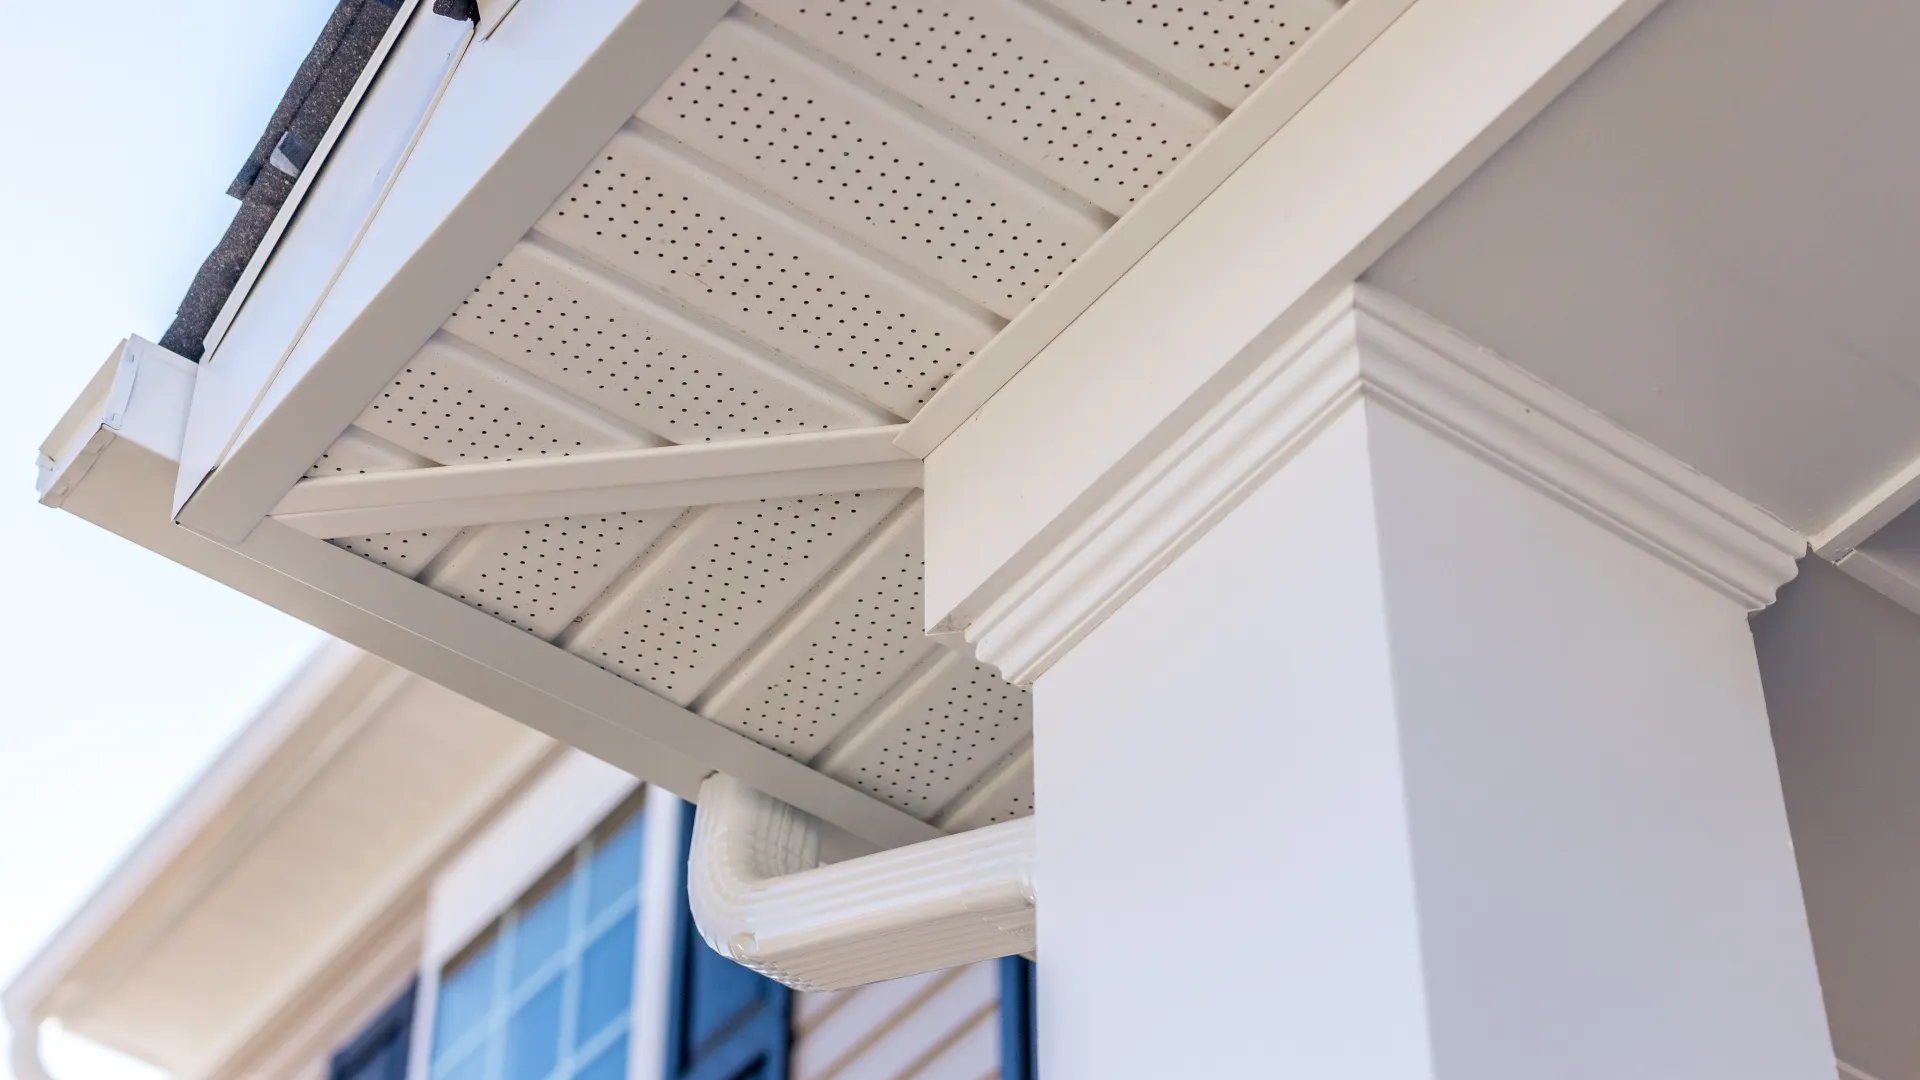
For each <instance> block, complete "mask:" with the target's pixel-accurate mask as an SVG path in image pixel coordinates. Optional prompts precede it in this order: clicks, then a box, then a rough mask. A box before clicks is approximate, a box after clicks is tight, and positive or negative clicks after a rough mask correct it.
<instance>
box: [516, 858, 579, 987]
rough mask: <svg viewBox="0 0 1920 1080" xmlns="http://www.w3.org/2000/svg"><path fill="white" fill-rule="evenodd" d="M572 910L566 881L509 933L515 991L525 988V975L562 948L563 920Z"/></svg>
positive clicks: (570, 881) (569, 885)
mask: <svg viewBox="0 0 1920 1080" xmlns="http://www.w3.org/2000/svg"><path fill="white" fill-rule="evenodd" d="M572 910H573V879H572V878H566V879H563V880H562V881H561V882H560V884H559V885H558V886H556V887H555V888H553V889H552V890H550V891H548V893H547V894H546V895H545V896H543V897H541V898H540V899H539V901H538V902H536V903H535V904H534V905H533V908H532V909H531V910H529V911H528V912H527V913H526V914H524V915H522V916H520V924H519V925H518V926H516V927H515V928H514V931H513V986H514V987H515V988H518V987H521V986H524V985H526V982H527V977H528V976H529V975H532V974H533V973H535V972H536V971H538V970H539V969H540V965H542V964H544V963H546V962H547V961H548V960H551V959H552V958H553V957H555V956H557V955H559V953H560V950H562V949H564V948H566V946H567V922H568V918H567V917H568V915H570V914H571V913H572Z"/></svg>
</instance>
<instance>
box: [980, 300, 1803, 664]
mask: <svg viewBox="0 0 1920 1080" xmlns="http://www.w3.org/2000/svg"><path fill="white" fill-rule="evenodd" d="M1363 399H1364V400H1370V401H1374V402H1377V403H1379V404H1381V405H1383V406H1386V407H1388V408H1392V409H1394V410H1395V411H1398V412H1400V413H1402V414H1404V415H1406V416H1408V417H1409V418H1410V419H1412V420H1414V421H1415V422H1417V423H1420V424H1423V425H1425V426H1426V427H1428V428H1430V429H1432V430H1433V431H1434V432H1435V433H1436V434H1438V435H1440V436H1441V437H1442V438H1444V439H1446V440H1448V441H1449V442H1452V443H1454V444H1455V445H1457V446H1459V447H1460V448H1461V449H1463V450H1465V451H1466V452H1468V453H1470V454H1473V455H1474V456H1476V457H1479V458H1481V459H1483V460H1485V461H1487V462H1489V463H1491V464H1493V465H1495V466H1496V467H1497V468H1499V469H1501V470H1502V471H1505V472H1507V473H1509V474H1511V475H1513V476H1514V477H1516V478H1517V479H1519V480H1521V481H1522V482H1523V483H1526V484H1527V485H1528V486H1530V487H1533V488H1535V489H1536V490H1538V491H1539V492H1541V493H1542V494H1544V495H1546V496H1547V497H1549V498H1551V499H1553V500H1555V501H1557V502H1559V503H1561V504H1563V505H1565V506H1567V507H1569V508H1571V509H1573V510H1574V511H1576V512H1578V513H1580V514H1582V515H1584V516H1586V517H1588V518H1590V519H1592V520H1594V521H1596V522H1598V523H1599V524H1601V525H1603V526H1605V527H1607V528H1608V529H1611V530H1613V531H1614V532H1616V533H1618V534H1619V535H1621V536H1622V537H1624V538H1626V539H1627V540H1629V541H1631V542H1632V543H1634V544H1635V545H1637V546H1639V547H1640V548H1642V549H1643V550H1645V551H1647V552H1649V553H1650V554H1652V555H1654V556H1655V557H1657V558H1660V559H1662V560H1663V561H1666V562H1668V563H1670V564H1672V565H1673V566H1675V567H1677V568H1678V569H1680V570H1681V571H1683V572H1685V573H1686V574H1688V575H1690V576H1692V577H1694V578H1696V579H1697V580H1699V581H1700V582H1702V583H1703V584H1705V585H1707V586H1708V587H1710V588H1712V589H1714V590H1716V591H1718V592H1720V593H1722V594H1724V595H1726V596H1727V597H1729V598H1730V599H1732V600H1734V601H1735V602H1737V603H1739V604H1740V605H1742V606H1743V607H1745V608H1747V609H1749V610H1757V609H1759V608H1762V607H1765V606H1767V605H1768V604H1770V603H1772V601H1773V597H1774V593H1775V591H1776V590H1777V589H1778V588H1779V587H1780V586H1781V585H1782V584H1784V583H1786V582H1787V581H1790V580H1792V578H1793V576H1794V574H1795V573H1796V572H1797V569H1798V565H1797V560H1798V559H1799V557H1800V556H1801V555H1803V554H1805V552H1806V541H1805V539H1804V538H1802V537H1801V535H1800V534H1799V533H1798V532H1796V531H1794V530H1793V529H1791V528H1789V527H1788V526H1786V525H1785V524H1783V523H1781V522H1780V521H1779V520H1778V519H1776V518H1774V517H1773V516H1772V515H1770V514H1768V513H1766V512H1765V511H1764V510H1761V509H1760V508H1758V507H1756V506H1754V505H1753V504H1752V503H1750V502H1748V501H1746V500H1745V499H1742V498H1740V497H1739V496H1737V495H1735V494H1733V493H1732V492H1730V491H1728V490H1726V489H1725V488H1723V487H1721V486H1720V485H1719V484H1717V483H1715V482H1714V481H1712V480H1709V479H1708V478H1706V477H1705V476H1702V475H1701V474H1699V473H1697V472H1695V471H1694V470H1692V469H1691V468H1688V467H1687V466H1686V465H1685V464H1684V463H1683V462H1681V461H1679V460H1677V459H1675V458H1673V457H1671V456H1670V455H1668V454H1666V453H1665V452H1663V451H1661V450H1658V449H1656V448H1655V447H1653V446H1652V445H1650V444H1648V443H1646V442H1644V441H1642V440H1641V439H1639V438H1638V437H1636V436H1634V435H1632V434H1631V433H1629V432H1627V431H1626V430H1625V429H1623V428H1621V427H1619V426H1618V425H1616V424H1614V423H1613V422H1612V421H1610V420H1608V419H1606V418H1605V417H1603V416H1601V415H1600V414H1598V413H1595V412H1593V411H1592V410H1590V409H1588V408H1587V407H1586V406H1584V405H1582V404H1581V403H1580V402H1579V401H1577V400H1575V399H1574V398H1572V397H1570V396H1568V395H1567V394H1565V393H1563V392H1561V391H1560V390H1557V389H1555V388H1553V387H1551V386H1549V385H1547V384H1546V383H1543V382H1541V381H1539V380H1538V379H1536V378H1534V377H1533V376H1532V375H1530V374H1528V373H1527V372H1525V371H1523V370H1521V369H1520V368H1518V367H1516V366H1514V365H1513V364H1512V363H1510V362H1509V361H1507V360H1505V359H1503V358H1502V357H1500V356H1498V355H1496V354H1494V353H1492V352H1490V351H1488V350H1486V349H1483V348H1481V347H1480V346H1478V345H1476V344H1475V343H1473V342H1472V341H1469V340H1468V339H1466V338H1464V337H1462V336H1461V335H1459V334H1458V333H1456V332H1454V331H1452V330H1450V329H1448V328H1447V327H1445V326H1444V325H1442V324H1440V323H1439V322H1437V321H1435V320H1434V319H1432V318H1431V317H1429V316H1427V315H1426V314H1424V313H1422V312H1420V311H1418V310H1416V309H1414V308H1412V307H1410V306H1408V305H1407V304H1405V303H1404V302H1402V301H1399V300H1397V299H1395V298H1394V297H1391V296H1388V295H1386V294H1384V293H1381V292H1379V291H1378V290H1375V289H1370V288H1368V287H1366V286H1358V285H1357V286H1354V287H1352V288H1351V289H1349V290H1348V291H1346V292H1344V293H1342V294H1341V295H1340V296H1339V297H1338V298H1337V299H1336V300H1335V301H1334V302H1333V303H1332V304H1331V305H1329V306H1328V307H1327V308H1325V309H1324V310H1323V311H1322V312H1321V314H1320V315H1319V316H1318V317H1317V318H1315V319H1314V320H1313V321H1312V322H1311V323H1310V324H1309V325H1308V326H1307V328H1306V329H1304V330H1303V331H1302V332H1301V333H1299V334H1298V335H1296V336H1295V337H1293V338H1292V339H1290V340H1289V341H1287V342H1285V343H1283V344H1282V345H1281V346H1280V347H1279V348H1277V349H1275V350H1274V351H1273V352H1272V353H1271V354H1269V355H1268V357H1267V358H1266V359H1264V360H1263V361H1262V362H1261V363H1260V364H1259V365H1258V366H1256V367H1255V368H1254V369H1253V370H1251V371H1250V372H1248V373H1247V375H1246V377H1245V378H1243V379H1241V380H1239V381H1237V382H1236V383H1234V384H1233V385H1232V386H1231V387H1229V388H1226V389H1224V390H1223V391H1222V392H1221V395H1220V397H1219V398H1218V400H1217V401H1216V402H1215V404H1214V405H1213V406H1212V408H1210V409H1209V410H1207V411H1206V412H1205V413H1203V414H1202V415H1200V416H1199V417H1198V418H1197V419H1196V420H1195V421H1194V422H1193V423H1192V424H1191V426H1189V427H1188V428H1186V429H1185V430H1184V432H1182V433H1180V434H1179V435H1177V436H1175V437H1174V438H1173V439H1172V441H1171V445H1169V446H1168V447H1167V448H1166V449H1165V450H1163V451H1162V452H1161V453H1160V454H1158V455H1157V456H1156V457H1154V458H1152V459H1150V460H1149V461H1147V462H1146V463H1144V464H1143V465H1142V466H1141V467H1140V468H1139V469H1138V470H1137V471H1136V472H1135V473H1133V474H1132V476H1131V478H1130V479H1129V480H1128V481H1127V482H1126V483H1125V484H1124V485H1122V486H1121V487H1120V489H1119V490H1118V491H1117V492H1116V493H1115V494H1114V495H1113V496H1112V497H1111V498H1109V499H1107V500H1105V501H1104V502H1102V503H1100V504H1097V505H1095V506H1094V507H1092V508H1090V509H1088V510H1087V511H1086V512H1085V513H1084V514H1083V515H1082V516H1081V517H1080V518H1079V519H1078V520H1077V522H1076V525H1075V527H1074V529H1073V530H1072V531H1071V532H1070V533H1068V534H1067V535H1066V537H1065V538H1064V539H1063V540H1062V541H1061V542H1060V543H1059V544H1057V545H1056V546H1054V547H1053V548H1052V549H1050V550H1049V551H1048V552H1047V553H1046V554H1045V555H1044V556H1043V557H1042V558H1041V559H1040V560H1038V562H1037V564H1036V565H1035V566H1034V567H1033V568H1032V569H1031V570H1030V571H1028V572H1027V573H1026V574H1024V575H1023V576H1021V577H1020V578H1019V579H1017V580H1016V581H1015V582H1014V583H1013V584H1012V585H1011V586H1010V587H1009V588H1007V589H1006V590H1005V591H1003V592H1000V593H998V594H996V595H994V596H992V597H991V598H990V600H989V601H988V602H987V603H986V604H985V605H984V606H983V608H982V611H981V614H980V615H979V616H978V617H977V618H975V619H973V620H972V621H971V622H970V623H969V624H968V625H967V627H966V628H965V633H966V639H967V641H968V642H970V643H972V645H973V646H974V648H975V650H976V653H977V655H978V657H979V659H980V660H981V662H983V663H987V664H991V665H993V666H994V667H996V668H998V669H999V670H1000V671H1001V672H1002V673H1003V674H1004V675H1005V676H1006V677H1007V678H1008V679H1009V680H1011V681H1013V682H1016V683H1022V684H1027V683H1031V682H1033V680H1035V679H1037V678H1038V677H1039V676H1040V675H1041V674H1042V673H1044V672H1045V671H1046V670H1047V668H1048V667H1050V666H1051V665H1052V664H1053V663H1054V662H1055V661H1056V660H1058V659H1059V658H1060V657H1061V656H1062V655H1064V654H1065V653H1066V651H1067V650H1068V649H1070V648H1071V647H1072V646H1073V645H1074V644H1075V643H1076V642H1078V641H1079V640H1080V638H1081V637H1083V636H1084V635H1085V634H1086V633H1087V632H1088V631H1089V630H1091V629H1092V628H1093V627H1094V626H1097V625H1098V624H1099V623H1100V622H1101V621H1102V620H1104V619H1105V618H1106V617H1107V615H1108V614H1110V613H1111V612H1112V611H1114V610H1115V609H1116V608H1117V607H1118V606H1119V605H1121V604H1122V603H1124V602H1125V601H1126V599H1127V598H1128V597H1129V596H1131V595H1132V594H1133V593H1134V592H1135V591H1137V590H1138V589H1139V587H1140V586H1141V585H1142V584H1144V583H1145V582H1146V581H1147V580H1149V579H1151V578H1152V577H1153V575H1154V574H1156V573H1158V572H1159V570H1160V569H1161V568H1163V567H1165V566H1166V565H1167V564H1168V563H1169V562H1171V561H1172V560H1173V559H1174V558H1175V557H1177V556H1178V555H1179V553H1180V552H1181V551H1183V550H1185V548H1186V547H1187V546H1188V545H1189V544H1191V543H1192V541H1193V540H1194V539H1195V538H1197V537H1198V536H1200V535H1201V534H1203V533H1204V532H1205V531H1206V530H1207V529H1208V528H1210V527H1211V526H1212V525H1213V523H1214V522H1216V521H1218V520H1219V519H1220V518H1222V517H1223V516H1225V515H1226V514H1227V513H1228V512H1230V511H1231V510H1232V509H1233V507H1235V506H1237V505H1238V504H1239V502H1240V500H1241V499H1243V498H1244V497H1245V496H1246V495H1247V493H1249V492H1250V491H1252V490H1253V489H1254V488H1255V487H1257V486H1258V485H1259V484H1260V483H1261V482H1262V481H1264V480H1265V479H1266V478H1267V477H1268V476H1270V475H1272V473H1273V472H1274V471H1275V470H1276V469H1278V468H1280V467H1281V466H1282V465H1284V464H1285V463H1286V462H1287V461H1288V460H1290V459H1291V458H1292V457H1293V455H1294V454H1296V453H1297V452H1298V451H1299V450H1300V449H1301V448H1302V447H1304V446H1305V445H1307V444H1308V443H1309V442H1311V441H1312V439H1313V437H1314V436H1315V435H1316V434H1317V433H1318V432H1319V431H1320V430H1321V429H1322V428H1323V427H1324V426H1325V425H1326V424H1327V423H1328V422H1329V421H1330V420H1331V419H1332V418H1333V417H1335V416H1337V415H1339V414H1340V412H1342V411H1343V410H1344V409H1346V408H1347V407H1349V406H1350V405H1352V404H1353V403H1355V402H1358V401H1360V400H1363ZM1302 527H1309V528H1310V527H1311V523H1310V522H1303V523H1302Z"/></svg>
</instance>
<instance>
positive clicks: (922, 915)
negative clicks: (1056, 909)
mask: <svg viewBox="0 0 1920 1080" xmlns="http://www.w3.org/2000/svg"><path fill="white" fill-rule="evenodd" d="M1034 837H1035V830H1034V819H1032V818H1022V819H1020V820H1018V821H1007V822H1002V823H1000V824H997V825H989V826H987V827H985V828H982V829H975V830H973V831H971V832H965V833H961V834H959V835H957V836H944V837H941V838H940V839H937V840H927V841H923V842H921V843H918V844H909V845H907V846H906V847H903V848H896V849H894V850H892V851H885V852H881V853H880V854H878V855H867V856H863V857H861V858H857V859H849V860H847V861H846V862H842V863H835V864H834V865H832V866H820V865H819V863H820V823H819V822H818V821H817V820H816V819H814V818H813V817H811V816H810V815H808V814H805V813H803V812H801V811H799V810H796V809H794V808H793V807H791V806H789V805H787V804H786V803H783V802H781V801H779V800H778V799H775V798H772V797H771V796H767V795H762V794H761V793H759V792H757V791H754V790H753V789H752V788H749V787H747V786H746V785H745V784H743V783H741V782H740V781H738V780H735V779H733V778H732V777H730V776H723V775H715V776H711V777H709V778H708V779H707V781H706V782H705V783H703V784H702V785H700V805H699V808H698V809H697V811H696V812H695V816H694V826H693V850H692V853H691V856H690V857H689V859H688V860H687V899H688V902H689V904H690V906H691V907H692V909H693V921H694V924H695V925H696V926H697V927H698V928H699V930H700V936H701V938H703V939H704V940H705V941H706V942H707V944H709V945H711V946H713V948H714V950H715V951H717V952H719V953H720V954H721V955H723V956H728V957H731V958H733V959H734V960H736V961H739V962H740V963H742V964H744V965H746V966H747V967H750V968H752V969H754V970H755V971H758V972H760V973H761V974H763V975H767V976H769V977H771V978H774V979H777V980H779V981H780V982H783V983H785V984H787V985H788V986H791V987H793V988H794V989H796V990H838V989H842V988H844V987H849V986H860V985H863V984H866V983H871V982H879V981H881V980H884V979H893V978H898V977H900V976H902V975H912V974H915V973H917V972H922V971H931V970H933V969H935V968H943V967H950V966H953V965H955V964H967V963H972V962H973V961H976V960H987V959H991V958H993V957H998V956H1011V955H1013V954H1014V953H1022V952H1029V951H1031V950H1032V949H1033V942H1034V889H1033V865H1034Z"/></svg>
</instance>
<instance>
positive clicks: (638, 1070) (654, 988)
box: [627, 787, 690, 1080]
mask: <svg viewBox="0 0 1920 1080" xmlns="http://www.w3.org/2000/svg"><path fill="white" fill-rule="evenodd" d="M641 813H642V814H644V815H645V820H644V821H643V822H642V823H641V826H640V827H641V829H642V830H644V832H643V843H642V847H641V852H640V860H641V861H640V924H639V927H638V932H637V933H636V934H635V935H634V948H635V949H636V950H637V951H638V954H639V955H638V956H637V957H636V958H635V962H634V968H633V1024H632V1027H631V1028H630V1029H629V1031H630V1034H629V1036H628V1042H627V1077H628V1080H666V1068H667V1036H668V1025H669V1024H670V1023H671V1020H672V1016H673V987H674V981H675V979H674V954H673V944H674V938H675V936H676V935H678V934H679V932H680V897H681V895H682V894H681V889H682V888H683V886H682V884H681V881H680V878H681V867H682V866H684V865H685V864H684V863H682V862H681V861H680V822H681V821H682V820H683V818H682V817H681V815H682V814H686V813H690V811H689V810H688V809H687V804H686V803H685V802H683V801H681V800H680V799H679V798H677V797H676V796H674V795H672V794H670V793H668V792H666V791H663V790H661V789H660V788H658V787H649V788H647V796H646V803H645V805H644V806H642V807H641Z"/></svg>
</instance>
